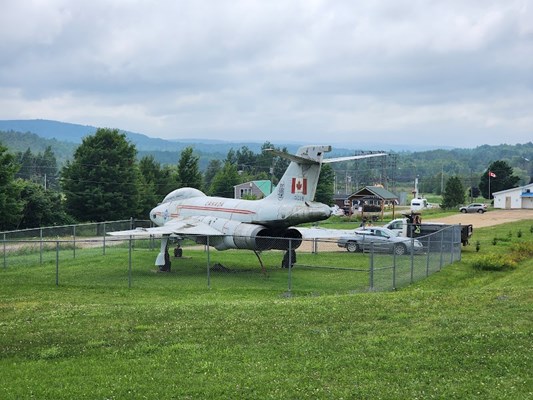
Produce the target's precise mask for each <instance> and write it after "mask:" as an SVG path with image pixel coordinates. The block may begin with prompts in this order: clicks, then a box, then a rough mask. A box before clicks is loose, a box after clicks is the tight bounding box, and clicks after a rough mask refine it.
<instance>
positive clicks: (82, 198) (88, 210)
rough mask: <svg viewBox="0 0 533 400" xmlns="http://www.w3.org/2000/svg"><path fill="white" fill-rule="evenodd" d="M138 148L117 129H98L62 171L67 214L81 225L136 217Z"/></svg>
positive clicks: (84, 141) (137, 204)
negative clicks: (88, 222) (86, 222)
mask: <svg viewBox="0 0 533 400" xmlns="http://www.w3.org/2000/svg"><path fill="white" fill-rule="evenodd" d="M136 153H137V150H136V149H135V145H133V144H130V143H129V142H128V141H127V140H126V135H125V134H123V133H119V131H118V130H117V129H107V128H105V129H104V128H99V129H98V130H97V131H96V133H95V134H94V135H91V136H87V137H85V138H84V139H83V143H82V144H81V145H80V146H79V147H78V148H77V149H76V151H75V153H74V159H73V161H72V162H68V163H67V164H66V165H65V167H64V168H63V170H62V174H61V176H62V178H61V183H62V187H63V190H64V193H65V198H66V208H67V211H68V212H69V213H70V214H71V215H72V216H74V217H75V218H76V219H78V220H80V221H106V220H108V221H109V220H118V219H124V218H129V217H132V216H137V215H138V211H140V210H139V182H140V181H139V171H138V167H137V165H136V159H135V157H136Z"/></svg>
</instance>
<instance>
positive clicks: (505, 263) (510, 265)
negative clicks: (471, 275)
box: [472, 254, 517, 271]
mask: <svg viewBox="0 0 533 400" xmlns="http://www.w3.org/2000/svg"><path fill="white" fill-rule="evenodd" d="M516 264H517V262H516V261H515V259H514V258H513V257H511V256H509V255H500V254H491V255H487V256H483V257H479V258H477V259H476V260H474V262H473V263H472V267H473V268H474V269H477V270H479V271H509V270H513V269H515V268H516Z"/></svg>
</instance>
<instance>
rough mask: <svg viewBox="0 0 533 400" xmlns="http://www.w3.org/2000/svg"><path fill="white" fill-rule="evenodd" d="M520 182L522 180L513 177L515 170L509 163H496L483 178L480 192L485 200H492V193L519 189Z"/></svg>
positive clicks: (492, 164) (480, 182)
mask: <svg viewBox="0 0 533 400" xmlns="http://www.w3.org/2000/svg"><path fill="white" fill-rule="evenodd" d="M489 174H490V176H489ZM519 181H520V178H519V177H518V176H515V175H513V168H511V166H510V165H509V164H507V162H505V161H494V162H493V163H491V164H490V166H489V168H488V169H487V170H486V171H485V173H484V174H483V175H482V176H481V179H480V181H479V190H481V194H482V195H483V197H484V198H486V199H492V198H493V196H492V193H494V192H499V191H501V190H506V189H512V188H514V187H518V182H519ZM489 186H490V188H489ZM489 191H490V193H489Z"/></svg>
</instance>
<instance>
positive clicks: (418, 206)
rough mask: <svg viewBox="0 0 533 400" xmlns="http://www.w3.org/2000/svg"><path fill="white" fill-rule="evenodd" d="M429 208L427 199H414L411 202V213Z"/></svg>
mask: <svg viewBox="0 0 533 400" xmlns="http://www.w3.org/2000/svg"><path fill="white" fill-rule="evenodd" d="M426 208H429V207H428V201H427V199H420V198H418V199H413V200H411V211H420V210H425V209H426Z"/></svg>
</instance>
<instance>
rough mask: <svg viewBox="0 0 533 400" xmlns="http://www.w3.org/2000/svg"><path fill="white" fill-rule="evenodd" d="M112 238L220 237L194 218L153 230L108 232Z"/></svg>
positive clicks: (169, 223) (180, 219)
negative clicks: (157, 236)
mask: <svg viewBox="0 0 533 400" xmlns="http://www.w3.org/2000/svg"><path fill="white" fill-rule="evenodd" d="M108 234H109V235H112V236H150V235H172V234H175V235H184V236H186V235H191V236H221V235H224V234H223V233H222V232H220V231H219V230H217V229H215V228H213V227H211V226H209V225H208V224H206V223H204V222H201V221H198V220H197V219H195V218H190V217H189V218H177V219H172V220H170V221H168V222H167V223H166V224H165V225H163V226H156V227H153V228H137V229H130V230H127V231H115V232H108Z"/></svg>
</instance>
